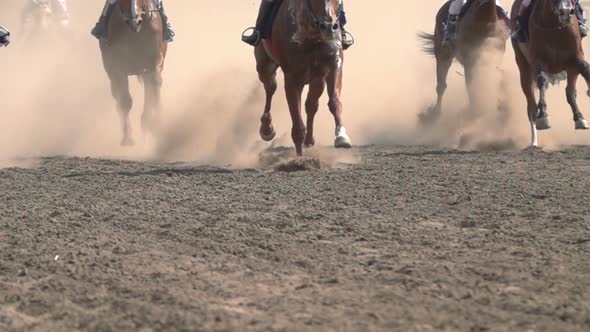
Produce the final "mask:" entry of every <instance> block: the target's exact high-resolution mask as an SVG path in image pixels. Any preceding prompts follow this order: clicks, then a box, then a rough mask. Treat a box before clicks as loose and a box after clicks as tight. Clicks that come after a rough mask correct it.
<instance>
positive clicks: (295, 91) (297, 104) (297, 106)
mask: <svg viewBox="0 0 590 332" xmlns="http://www.w3.org/2000/svg"><path fill="white" fill-rule="evenodd" d="M285 93H286V95H287V104H289V113H290V114H291V121H292V123H293V126H292V128H291V138H292V139H293V143H295V151H296V152H297V157H301V156H303V138H304V137H305V125H304V124H303V119H302V118H301V94H302V93H303V84H301V83H300V82H299V81H298V80H295V79H294V78H293V77H289V76H288V75H285Z"/></svg>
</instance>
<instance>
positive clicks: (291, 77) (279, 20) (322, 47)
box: [255, 0, 351, 156]
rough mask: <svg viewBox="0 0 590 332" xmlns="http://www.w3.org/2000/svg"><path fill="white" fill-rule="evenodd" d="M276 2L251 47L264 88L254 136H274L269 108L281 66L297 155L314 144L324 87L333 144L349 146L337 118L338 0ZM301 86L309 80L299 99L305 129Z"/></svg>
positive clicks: (339, 62) (339, 76)
mask: <svg viewBox="0 0 590 332" xmlns="http://www.w3.org/2000/svg"><path fill="white" fill-rule="evenodd" d="M279 6H280V8H278V11H277V16H276V19H275V21H274V24H273V29H272V37H271V39H270V40H267V41H265V42H264V43H261V44H260V45H258V46H257V47H256V49H255V56H256V64H257V66H256V69H257V71H258V76H259V78H260V81H261V82H262V83H263V84H264V88H265V90H266V104H265V106H264V114H263V115H262V119H261V123H262V124H261V126H260V135H261V137H262V138H263V139H264V140H266V141H271V140H272V139H274V137H275V130H274V127H273V125H272V117H271V114H270V109H271V102H272V97H273V95H274V93H275V92H276V89H277V81H276V72H277V69H278V68H279V67H281V69H282V71H283V73H284V77H285V92H286V96H287V103H288V104H289V112H290V113H291V120H292V123H293V126H292V130H291V137H292V139H293V142H294V143H295V150H296V152H297V156H302V154H303V145H304V144H305V146H313V145H314V144H315V139H314V136H313V124H314V117H315V115H316V112H317V111H318V108H319V99H320V97H321V96H322V94H323V92H324V89H325V87H326V86H327V89H328V97H329V103H328V107H329V109H330V112H331V113H332V115H333V116H334V120H335V122H336V139H335V142H334V146H335V147H336V148H350V147H351V143H350V138H349V137H348V135H347V134H346V129H344V126H343V123H342V103H341V101H340V92H341V90H342V67H343V63H344V55H343V51H342V40H341V30H340V29H341V27H340V25H339V23H338V13H339V11H338V0H307V1H301V0H283V1H282V2H281V3H280V4H279ZM305 85H309V93H308V95H307V101H306V102H305V111H306V113H307V128H306V126H305V125H304V123H303V119H302V116H301V95H302V93H303V88H304V86H305Z"/></svg>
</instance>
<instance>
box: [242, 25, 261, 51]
mask: <svg viewBox="0 0 590 332" xmlns="http://www.w3.org/2000/svg"><path fill="white" fill-rule="evenodd" d="M248 31H252V33H250V34H249V35H248V34H247V32H248ZM261 40H262V37H261V35H260V31H258V30H256V28H255V27H249V28H247V29H246V30H244V32H242V41H243V42H244V43H246V44H248V45H251V46H258V44H260V41H261Z"/></svg>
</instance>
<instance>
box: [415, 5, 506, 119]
mask: <svg viewBox="0 0 590 332" xmlns="http://www.w3.org/2000/svg"><path fill="white" fill-rule="evenodd" d="M451 3H452V0H450V1H447V2H446V3H445V4H444V5H443V6H442V7H441V8H440V10H439V11H438V14H437V15H436V25H435V29H434V34H428V33H420V34H419V35H418V36H419V38H421V39H422V40H423V41H424V43H425V47H424V50H425V51H426V52H427V53H429V54H432V55H434V57H435V58H436V79H437V86H436V93H437V101H436V105H435V106H434V107H433V108H432V110H431V111H430V112H429V113H427V114H423V117H424V118H423V119H424V120H429V119H436V118H438V116H440V114H441V110H442V102H443V96H444V93H445V91H446V89H447V75H448V73H449V69H450V68H451V64H452V63H453V60H454V59H457V60H458V61H459V63H461V64H462V65H463V67H464V70H465V83H466V85H467V89H468V92H470V87H471V82H472V81H473V78H474V70H475V66H476V64H477V61H478V59H479V54H480V53H479V50H480V49H481V47H482V46H484V44H485V45H492V46H493V47H494V48H495V50H496V51H497V52H499V54H503V53H504V52H505V50H506V40H507V39H508V32H509V31H508V29H507V27H506V26H505V25H503V23H502V20H501V18H500V17H499V16H498V7H497V3H496V0H471V1H469V2H467V4H466V5H465V9H464V11H463V12H464V13H463V14H462V15H461V19H460V20H459V22H458V23H457V37H456V40H455V43H454V46H453V47H450V46H448V45H444V44H443V39H444V31H445V30H444V24H445V21H446V17H447V14H448V12H449V7H450V5H451ZM469 98H470V100H472V101H473V97H472V95H471V93H470V94H469Z"/></svg>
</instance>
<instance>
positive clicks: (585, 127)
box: [576, 119, 590, 130]
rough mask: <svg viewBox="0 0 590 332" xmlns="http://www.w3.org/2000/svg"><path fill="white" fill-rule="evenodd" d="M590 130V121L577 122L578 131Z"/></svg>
mask: <svg viewBox="0 0 590 332" xmlns="http://www.w3.org/2000/svg"><path fill="white" fill-rule="evenodd" d="M580 129H581V130H588V129H590V127H588V121H586V120H584V119H580V120H578V121H576V130H580Z"/></svg>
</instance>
